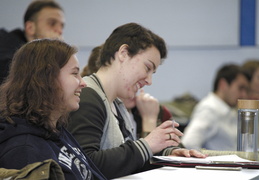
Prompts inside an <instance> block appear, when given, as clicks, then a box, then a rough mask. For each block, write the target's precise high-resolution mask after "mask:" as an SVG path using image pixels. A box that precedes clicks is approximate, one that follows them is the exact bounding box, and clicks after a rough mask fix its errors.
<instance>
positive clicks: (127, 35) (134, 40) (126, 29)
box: [100, 23, 167, 66]
mask: <svg viewBox="0 0 259 180" xmlns="http://www.w3.org/2000/svg"><path fill="white" fill-rule="evenodd" d="M123 44H127V45H128V52H129V56H131V57H133V56H134V55H136V54H137V53H139V51H140V50H145V49H147V48H149V47H152V46H154V47H156V48H157V49H158V51H159V53H160V57H161V59H165V58H166V56H167V48H166V44H165V41H164V39H162V38H161V37H160V36H158V35H157V34H155V33H153V32H152V31H150V30H149V29H147V28H145V27H143V26H141V25H139V24H137V23H128V24H124V25H122V26H119V27H117V28H116V29H115V30H114V31H113V32H112V34H111V35H110V36H109V37H108V39H107V40H106V41H105V43H104V46H103V49H102V52H101V55H100V63H101V66H106V65H108V64H111V59H114V55H115V53H116V52H117V51H118V50H119V48H120V46H121V45H123Z"/></svg>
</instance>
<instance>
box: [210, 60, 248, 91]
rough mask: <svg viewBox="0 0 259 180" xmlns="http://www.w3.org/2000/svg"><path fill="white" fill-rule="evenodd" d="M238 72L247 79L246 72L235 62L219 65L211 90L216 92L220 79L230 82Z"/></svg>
mask: <svg viewBox="0 0 259 180" xmlns="http://www.w3.org/2000/svg"><path fill="white" fill-rule="evenodd" d="M239 74H242V75H244V76H245V78H246V79H247V80H249V78H248V76H247V74H246V73H245V72H244V71H243V69H242V68H241V67H240V66H239V65H237V64H226V65H223V66H222V67H220V68H219V70H218V72H217V75H216V78H215V80H214V86H213V92H216V91H217V90H218V84H219V81H220V79H225V80H226V81H227V83H228V84H231V83H232V81H234V80H235V79H236V78H237V76H238V75H239Z"/></svg>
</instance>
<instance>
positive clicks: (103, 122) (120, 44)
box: [68, 23, 205, 179]
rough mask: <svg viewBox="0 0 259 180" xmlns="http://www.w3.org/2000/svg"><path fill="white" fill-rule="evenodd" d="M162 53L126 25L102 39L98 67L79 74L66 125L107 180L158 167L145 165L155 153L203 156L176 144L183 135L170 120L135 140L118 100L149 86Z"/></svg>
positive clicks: (153, 37)
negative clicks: (76, 104) (77, 95)
mask: <svg viewBox="0 0 259 180" xmlns="http://www.w3.org/2000/svg"><path fill="white" fill-rule="evenodd" d="M166 55H167V48H166V44H165V41H164V40H163V39H162V38H161V37H160V36H158V35H157V34H155V33H153V32H151V31H150V30H149V29H147V28H145V27H143V26H141V25H139V24H136V23H127V24H124V25H121V26H119V27H117V28H116V29H115V30H114V31H113V32H112V34H111V35H110V36H109V37H108V39H107V40H106V41H105V43H104V45H103V48H102V51H101V55H100V68H99V69H98V71H97V72H96V73H94V74H92V75H90V76H85V77H84V78H83V79H84V80H85V81H86V83H87V88H84V90H83V91H82V99H81V102H80V108H79V109H78V111H76V112H73V113H72V114H71V121H70V123H69V126H68V129H69V131H70V132H71V133H72V134H73V135H74V137H75V138H76V139H77V140H78V142H79V144H80V145H81V147H82V148H83V150H84V152H85V153H86V154H87V155H88V156H89V157H90V158H91V159H92V160H93V162H94V163H95V164H96V166H97V167H98V168H99V169H100V171H101V172H102V173H103V174H104V175H105V176H106V178H108V179H112V178H116V177H120V176H125V175H129V174H132V173H136V172H139V171H143V170H148V169H150V168H156V167H159V166H155V167H154V166H153V167H151V166H150V163H149V160H150V158H151V157H152V156H153V155H154V154H160V155H175V156H188V157H190V156H196V157H205V155H203V154H201V153H199V152H197V151H195V150H190V151H189V150H187V149H180V148H178V147H176V146H178V144H179V143H180V136H182V133H181V132H180V131H179V130H178V129H177V128H174V127H173V125H174V126H175V127H178V126H179V124H178V123H174V122H172V120H167V121H165V122H164V123H162V124H161V125H160V126H158V127H156V128H155V129H154V130H152V131H151V132H150V133H149V134H148V135H147V136H145V137H144V138H140V139H135V138H134V126H133V124H132V121H131V119H130V117H129V113H128V111H127V109H126V107H125V106H124V104H123V102H122V101H121V100H120V99H119V98H124V99H129V98H133V97H135V95H136V93H137V92H138V90H140V89H141V88H143V87H144V86H146V85H151V84H152V75H153V73H154V72H156V70H157V68H158V67H159V65H160V64H161V63H162V61H163V59H164V58H166Z"/></svg>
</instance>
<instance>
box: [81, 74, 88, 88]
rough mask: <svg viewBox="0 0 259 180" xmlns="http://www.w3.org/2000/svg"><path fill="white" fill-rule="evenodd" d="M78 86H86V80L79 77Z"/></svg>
mask: <svg viewBox="0 0 259 180" xmlns="http://www.w3.org/2000/svg"><path fill="white" fill-rule="evenodd" d="M80 87H81V88H85V87H87V85H86V82H85V81H84V79H83V78H82V77H81V79H80Z"/></svg>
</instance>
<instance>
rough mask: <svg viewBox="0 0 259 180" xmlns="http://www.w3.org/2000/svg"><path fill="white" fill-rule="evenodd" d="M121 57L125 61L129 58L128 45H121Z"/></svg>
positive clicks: (119, 53)
mask: <svg viewBox="0 0 259 180" xmlns="http://www.w3.org/2000/svg"><path fill="white" fill-rule="evenodd" d="M118 55H119V59H120V61H124V60H125V59H126V58H128V56H129V55H128V45H127V44H123V45H121V46H120V48H119V51H118Z"/></svg>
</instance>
